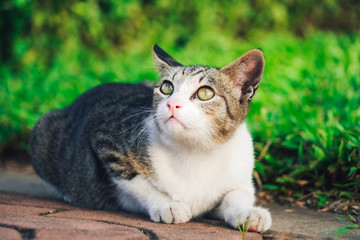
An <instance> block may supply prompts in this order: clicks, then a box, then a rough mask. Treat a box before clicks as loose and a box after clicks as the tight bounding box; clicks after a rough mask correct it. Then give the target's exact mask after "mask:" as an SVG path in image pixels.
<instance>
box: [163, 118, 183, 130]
mask: <svg viewBox="0 0 360 240" xmlns="http://www.w3.org/2000/svg"><path fill="white" fill-rule="evenodd" d="M165 124H166V126H167V128H168V129H169V130H170V131H171V132H174V133H181V132H184V131H186V129H187V127H186V126H185V124H184V123H182V122H181V121H180V120H178V119H177V118H174V117H170V118H169V119H168V120H167V121H166V122H165Z"/></svg>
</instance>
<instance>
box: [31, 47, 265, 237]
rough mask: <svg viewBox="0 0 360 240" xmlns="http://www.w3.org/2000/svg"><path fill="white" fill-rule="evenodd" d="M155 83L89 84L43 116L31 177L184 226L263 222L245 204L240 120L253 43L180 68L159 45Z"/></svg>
mask: <svg viewBox="0 0 360 240" xmlns="http://www.w3.org/2000/svg"><path fill="white" fill-rule="evenodd" d="M153 53H154V56H155V59H156V62H157V64H158V67H159V72H160V75H161V78H160V80H159V81H158V83H157V84H156V85H155V87H151V86H149V84H120V83H111V84H103V85H100V86H98V87H95V88H93V89H91V90H89V91H87V92H85V93H84V94H83V95H81V96H80V97H79V98H77V99H76V100H75V101H74V102H73V103H72V104H71V105H70V106H69V107H67V108H64V109H61V110H55V111H53V112H50V113H48V114H46V115H45V116H43V117H42V118H41V119H40V120H39V121H38V122H37V124H36V125H35V127H34V129H33V132H32V136H31V139H30V150H31V155H32V164H33V166H34V169H35V171H36V173H37V174H38V175H39V177H40V178H41V179H42V180H43V181H44V182H45V183H46V185H47V186H48V187H49V188H51V189H52V190H53V191H54V192H55V193H56V194H58V195H59V196H61V197H62V198H63V199H64V200H65V201H67V202H69V203H72V204H74V205H78V206H83V207H89V208H95V209H105V210H125V211H130V212H136V213H144V214H147V215H149V216H150V219H151V220H152V221H155V222H164V223H175V224H176V223H185V222H188V221H190V219H192V218H195V217H199V216H203V215H207V216H211V217H214V218H217V219H222V220H224V221H226V222H227V223H229V224H230V225H231V226H232V227H234V228H236V227H237V221H238V222H240V223H241V222H245V223H246V224H250V225H251V228H250V230H251V231H258V232H262V231H265V230H267V229H269V228H270V225H271V217H270V213H269V212H268V211H267V210H266V209H264V208H261V207H256V206H254V195H255V192H254V186H253V182H252V172H253V167H254V153H253V144H252V138H251V136H250V134H249V131H248V129H247V127H246V124H245V122H244V119H245V117H246V115H247V114H248V111H249V107H250V102H251V100H252V98H253V96H254V94H255V91H256V90H257V88H258V85H259V83H260V79H261V77H262V75H263V71H264V65H265V62H264V57H263V54H262V52H261V50H258V49H254V50H251V51H249V52H247V53H245V54H244V55H243V56H241V57H240V58H238V59H237V60H235V61H234V62H233V63H231V64H229V65H228V66H225V67H223V68H220V69H218V68H213V67H207V66H199V65H196V66H183V65H182V64H180V63H178V62H177V61H175V60H174V59H173V58H172V57H170V56H169V55H168V54H167V53H166V52H164V51H163V50H162V49H161V48H160V47H158V46H157V45H154V47H153Z"/></svg>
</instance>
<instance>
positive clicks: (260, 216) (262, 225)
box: [225, 207, 271, 232]
mask: <svg viewBox="0 0 360 240" xmlns="http://www.w3.org/2000/svg"><path fill="white" fill-rule="evenodd" d="M236 219H237V220H236ZM225 220H226V221H227V222H228V223H229V224H230V225H231V226H233V227H234V228H238V223H239V225H240V226H242V223H243V222H244V223H245V228H247V226H249V224H250V227H249V231H256V232H264V231H266V230H268V229H269V228H270V226H271V216H270V213H269V211H268V210H266V209H264V208H261V207H253V208H250V209H248V210H242V211H239V212H237V213H233V214H231V216H229V217H228V218H227V219H225Z"/></svg>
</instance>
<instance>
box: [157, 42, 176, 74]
mask: <svg viewBox="0 0 360 240" xmlns="http://www.w3.org/2000/svg"><path fill="white" fill-rule="evenodd" d="M152 50H153V54H154V57H155V59H156V61H157V63H158V64H159V66H160V67H161V69H166V68H168V67H182V66H183V65H182V64H180V63H178V62H177V61H176V60H175V59H173V58H172V57H171V56H170V55H169V54H167V53H166V52H165V51H164V50H162V49H161V48H160V47H159V46H158V45H156V44H155V45H154V46H153V49H152Z"/></svg>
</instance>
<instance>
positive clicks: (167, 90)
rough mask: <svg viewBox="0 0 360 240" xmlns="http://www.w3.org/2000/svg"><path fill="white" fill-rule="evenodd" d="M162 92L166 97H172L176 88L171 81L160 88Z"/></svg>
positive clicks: (165, 82)
mask: <svg viewBox="0 0 360 240" xmlns="http://www.w3.org/2000/svg"><path fill="white" fill-rule="evenodd" d="M160 91H161V92H162V93H163V94H165V95H170V94H172V93H173V91H174V86H173V85H172V83H171V82H169V81H164V82H163V84H162V85H161V87H160Z"/></svg>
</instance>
